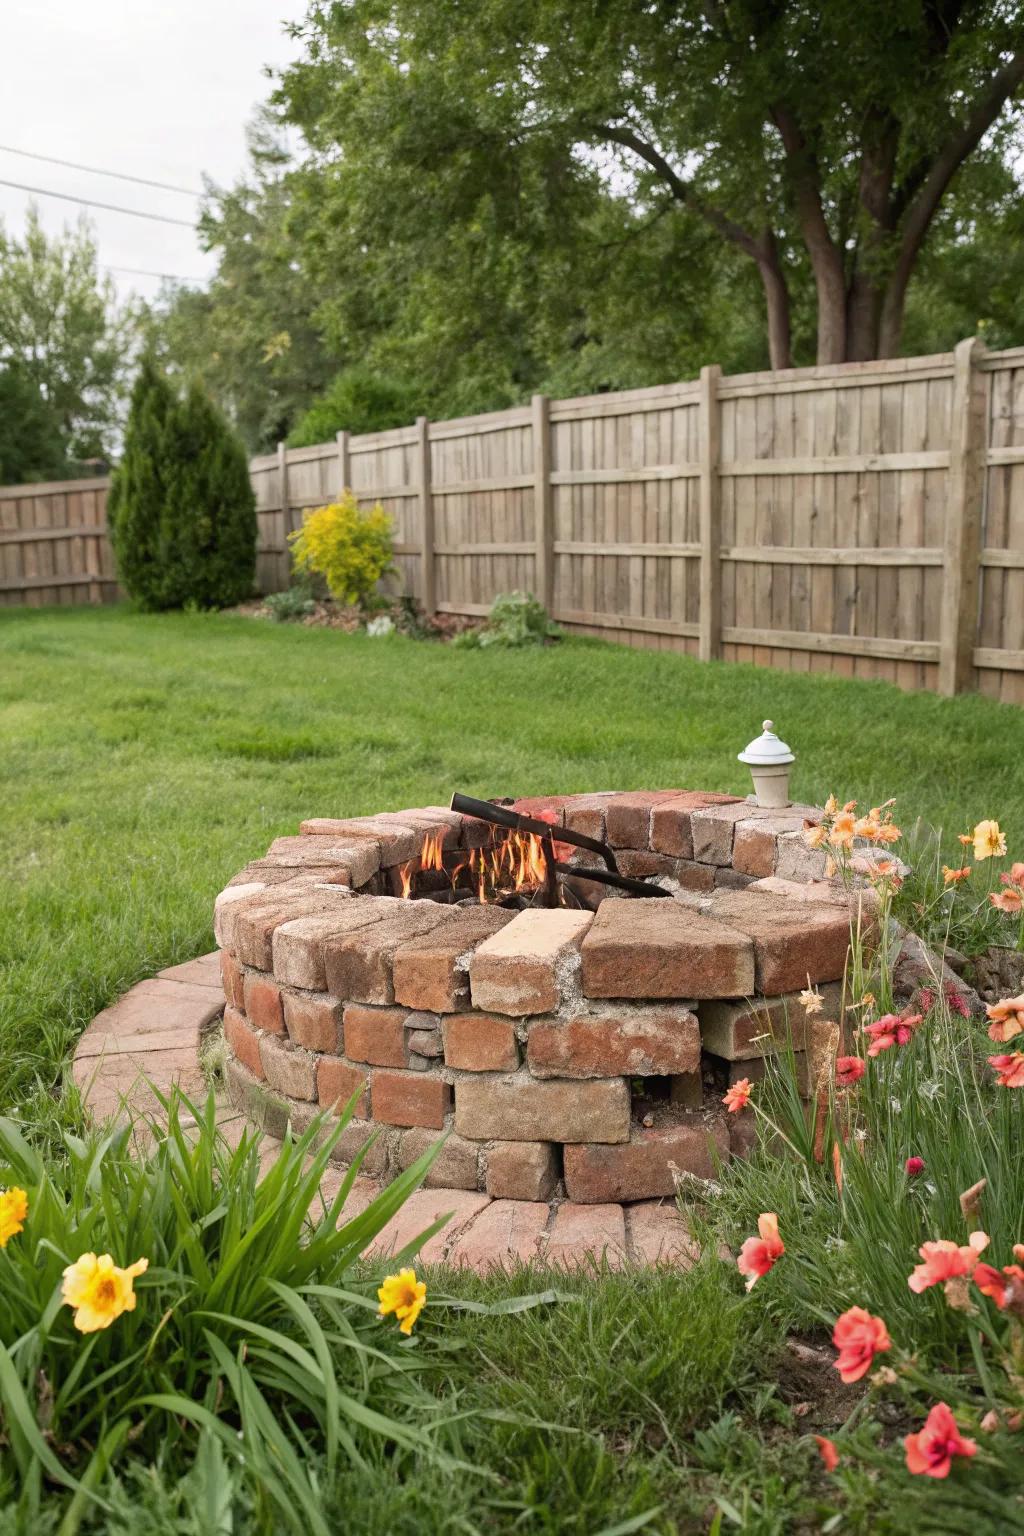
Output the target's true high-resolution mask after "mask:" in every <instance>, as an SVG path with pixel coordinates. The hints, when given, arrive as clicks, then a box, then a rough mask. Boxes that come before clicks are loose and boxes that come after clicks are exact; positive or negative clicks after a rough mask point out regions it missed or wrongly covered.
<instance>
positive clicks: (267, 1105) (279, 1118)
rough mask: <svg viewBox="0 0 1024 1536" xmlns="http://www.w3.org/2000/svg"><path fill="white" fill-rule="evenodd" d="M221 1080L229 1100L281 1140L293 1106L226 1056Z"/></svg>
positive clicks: (239, 1063)
mask: <svg viewBox="0 0 1024 1536" xmlns="http://www.w3.org/2000/svg"><path fill="white" fill-rule="evenodd" d="M224 1083H225V1086H226V1088H227V1095H228V1099H229V1101H230V1102H231V1103H232V1104H233V1105H234V1107H235V1108H236V1109H238V1110H241V1112H242V1114H243V1115H245V1117H246V1118H247V1119H248V1120H251V1121H252V1123H253V1125H255V1126H256V1127H257V1128H258V1129H259V1130H261V1131H265V1132H266V1134H267V1135H268V1136H276V1137H277V1138H278V1140H280V1139H281V1138H282V1137H283V1136H284V1135H285V1133H286V1132H287V1130H288V1123H289V1120H290V1119H291V1111H292V1107H293V1106H292V1105H291V1104H290V1103H289V1101H288V1100H286V1099H283V1098H282V1097H281V1096H280V1094H277V1093H274V1092H272V1091H271V1089H270V1088H268V1086H267V1084H266V1083H265V1082H264V1081H263V1080H262V1079H261V1078H258V1077H255V1076H254V1075H253V1073H252V1072H250V1071H249V1069H248V1067H244V1066H243V1065H242V1063H241V1062H240V1061H236V1060H235V1059H234V1058H233V1057H228V1060H227V1061H226V1063H225V1065H224Z"/></svg>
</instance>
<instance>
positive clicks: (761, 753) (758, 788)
mask: <svg viewBox="0 0 1024 1536" xmlns="http://www.w3.org/2000/svg"><path fill="white" fill-rule="evenodd" d="M763 724H764V732H763V734H762V735H760V736H758V737H756V738H755V739H754V740H753V741H752V742H750V744H749V745H748V747H747V749H746V751H744V752H739V753H737V757H738V759H739V761H740V762H741V763H746V764H747V766H748V767H749V769H750V774H751V777H752V779H753V780H754V798H755V800H756V801H757V803H758V805H760V806H764V807H765V808H766V809H767V810H773V811H775V810H781V809H782V808H783V807H784V806H787V805H788V804H789V767H790V764H791V763H792V762H794V761H795V758H794V756H793V753H792V752H791V751H790V750H789V748H788V747H787V746H786V743H785V742H784V741H780V740H779V738H778V737H777V736H776V734H775V726H774V724H773V722H772V721H771V720H765V721H764V722H763Z"/></svg>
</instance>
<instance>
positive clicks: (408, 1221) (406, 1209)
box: [363, 1189, 490, 1265]
mask: <svg viewBox="0 0 1024 1536" xmlns="http://www.w3.org/2000/svg"><path fill="white" fill-rule="evenodd" d="M489 1203H490V1202H489V1200H488V1198H487V1196H486V1195H481V1194H477V1193H475V1192H474V1191H472V1190H468V1189H417V1190H414V1191H413V1193H412V1194H411V1195H410V1196H409V1198H408V1200H406V1202H405V1204H404V1205H403V1206H402V1207H401V1209H400V1210H399V1211H398V1212H397V1213H396V1214H395V1215H394V1216H392V1218H391V1220H390V1221H389V1222H388V1224H387V1226H385V1227H382V1228H381V1230H380V1231H379V1232H378V1233H377V1236H376V1237H375V1238H374V1239H373V1242H372V1243H371V1244H370V1246H369V1247H368V1248H367V1249H365V1250H364V1253H363V1257H364V1258H373V1259H380V1258H384V1257H386V1256H388V1255H390V1254H392V1253H398V1252H400V1250H401V1249H403V1248H406V1247H408V1245H409V1244H410V1243H413V1242H415V1241H416V1239H417V1238H418V1237H420V1236H422V1234H423V1233H424V1232H425V1231H426V1230H427V1228H428V1227H432V1226H433V1225H434V1223H435V1221H441V1220H444V1221H445V1225H444V1226H443V1227H442V1228H441V1230H440V1232H436V1233H435V1234H434V1236H433V1237H431V1238H429V1239H428V1240H427V1242H425V1243H424V1244H423V1247H422V1248H421V1249H420V1251H419V1254H418V1255H417V1259H416V1262H417V1265H423V1264H440V1263H441V1262H442V1260H443V1259H444V1256H445V1251H446V1250H447V1249H448V1248H450V1247H451V1246H452V1244H453V1242H454V1241H455V1239H456V1237H457V1236H458V1234H459V1233H460V1232H461V1231H462V1230H463V1229H464V1228H465V1227H466V1226H468V1225H469V1223H470V1222H471V1221H473V1220H474V1219H475V1218H476V1217H477V1216H479V1214H480V1212H481V1211H482V1210H484V1209H485V1208H486V1207H487V1206H488V1205H489Z"/></svg>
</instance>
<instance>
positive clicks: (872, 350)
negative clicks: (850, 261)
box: [846, 272, 882, 363]
mask: <svg viewBox="0 0 1024 1536" xmlns="http://www.w3.org/2000/svg"><path fill="white" fill-rule="evenodd" d="M881 312H882V290H881V288H880V286H879V285H878V283H875V282H872V280H871V279H870V278H868V277H866V276H865V275H864V273H863V272H855V273H854V276H853V282H852V283H851V284H850V297H849V300H848V303H847V308H846V361H847V362H848V363H865V362H868V361H870V359H871V358H873V357H878V355H879V352H878V328H879V319H880V316H881Z"/></svg>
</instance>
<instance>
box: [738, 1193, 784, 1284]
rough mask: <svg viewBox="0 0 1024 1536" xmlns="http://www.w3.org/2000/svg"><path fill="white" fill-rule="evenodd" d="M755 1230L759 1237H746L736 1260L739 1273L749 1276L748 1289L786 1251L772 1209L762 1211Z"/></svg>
mask: <svg viewBox="0 0 1024 1536" xmlns="http://www.w3.org/2000/svg"><path fill="white" fill-rule="evenodd" d="M757 1230H758V1232H759V1233H760V1234H761V1235H760V1237H748V1238H747V1240H746V1242H745V1243H744V1244H743V1247H742V1248H741V1249H740V1256H739V1258H738V1259H737V1260H736V1268H737V1269H738V1270H739V1272H740V1274H741V1275H749V1277H750V1278H749V1279H748V1281H747V1290H748V1291H750V1290H753V1288H754V1286H755V1285H756V1284H757V1282H758V1280H760V1278H761V1276H762V1275H766V1274H767V1273H768V1271H769V1270H770V1269H771V1268H773V1266H774V1264H775V1261H776V1259H780V1258H781V1257H782V1255H783V1254H784V1253H785V1251H786V1249H785V1246H784V1244H783V1241H782V1239H781V1237H780V1236H779V1218H778V1217H777V1216H776V1214H775V1212H774V1211H766V1212H763V1213H762V1214H761V1215H760V1216H759V1217H758V1218H757Z"/></svg>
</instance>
